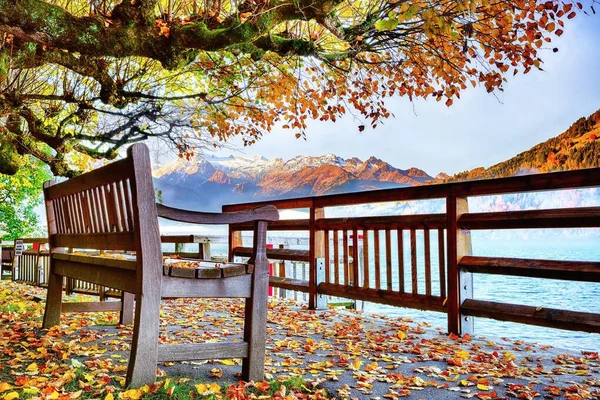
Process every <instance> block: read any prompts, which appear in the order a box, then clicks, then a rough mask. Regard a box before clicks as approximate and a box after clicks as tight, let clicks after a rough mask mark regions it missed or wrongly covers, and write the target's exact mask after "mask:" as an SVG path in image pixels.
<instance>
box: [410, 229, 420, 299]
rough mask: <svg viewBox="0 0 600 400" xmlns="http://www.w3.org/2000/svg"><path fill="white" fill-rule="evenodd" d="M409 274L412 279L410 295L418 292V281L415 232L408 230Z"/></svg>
mask: <svg viewBox="0 0 600 400" xmlns="http://www.w3.org/2000/svg"><path fill="white" fill-rule="evenodd" d="M410 273H411V279H412V293H413V294H417V293H418V292H419V280H418V278H419V277H418V276H417V232H416V230H414V229H411V230H410Z"/></svg>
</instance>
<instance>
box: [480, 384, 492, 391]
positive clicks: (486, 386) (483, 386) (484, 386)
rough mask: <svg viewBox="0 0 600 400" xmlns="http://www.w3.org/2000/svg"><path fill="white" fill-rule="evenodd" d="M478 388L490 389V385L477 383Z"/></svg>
mask: <svg viewBox="0 0 600 400" xmlns="http://www.w3.org/2000/svg"><path fill="white" fill-rule="evenodd" d="M477 389H479V390H490V387H489V386H488V385H482V384H477Z"/></svg>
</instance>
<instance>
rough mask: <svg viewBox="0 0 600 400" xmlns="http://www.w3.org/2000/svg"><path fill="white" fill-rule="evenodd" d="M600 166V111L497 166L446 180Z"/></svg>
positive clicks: (467, 172) (463, 173)
mask: <svg viewBox="0 0 600 400" xmlns="http://www.w3.org/2000/svg"><path fill="white" fill-rule="evenodd" d="M592 167H600V110H598V111H596V112H595V113H593V114H592V115H590V116H589V117H588V118H585V117H582V118H580V119H578V120H577V121H576V122H575V123H574V124H573V125H571V127H569V129H567V130H566V131H565V132H564V133H562V134H560V135H558V136H557V137H554V138H552V139H549V140H547V141H545V142H543V143H540V144H538V145H536V146H534V147H532V148H531V149H529V150H527V151H524V152H523V153H520V154H518V155H517V156H515V157H513V158H511V159H509V160H507V161H503V162H501V163H499V164H496V165H493V166H491V167H489V168H487V169H485V168H483V167H480V168H475V169H472V170H470V171H464V172H461V173H459V174H456V175H454V176H452V177H450V178H448V179H446V181H462V180H470V179H484V178H501V177H505V176H513V175H517V174H520V173H531V172H550V171H566V170H573V169H582V168H592Z"/></svg>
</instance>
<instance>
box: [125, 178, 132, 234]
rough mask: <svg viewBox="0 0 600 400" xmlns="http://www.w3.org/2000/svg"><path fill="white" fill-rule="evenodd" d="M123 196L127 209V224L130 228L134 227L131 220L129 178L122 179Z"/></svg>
mask: <svg viewBox="0 0 600 400" xmlns="http://www.w3.org/2000/svg"><path fill="white" fill-rule="evenodd" d="M123 189H124V192H123V197H124V198H125V208H126V209H127V225H128V226H129V229H130V230H133V229H134V228H135V226H134V221H133V200H132V197H131V181H130V180H129V179H125V180H123Z"/></svg>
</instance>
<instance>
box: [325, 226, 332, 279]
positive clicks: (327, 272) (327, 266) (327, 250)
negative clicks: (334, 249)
mask: <svg viewBox="0 0 600 400" xmlns="http://www.w3.org/2000/svg"><path fill="white" fill-rule="evenodd" d="M324 233H325V282H330V281H331V269H330V263H331V260H330V258H331V254H330V248H331V247H330V246H331V243H330V241H329V230H326V231H325V232H324Z"/></svg>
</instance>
